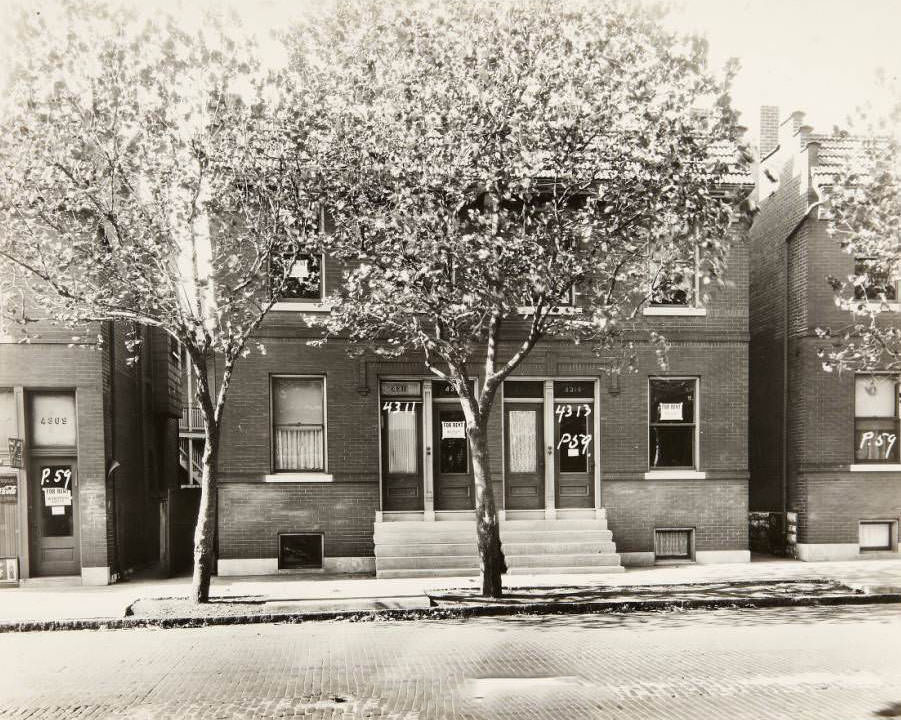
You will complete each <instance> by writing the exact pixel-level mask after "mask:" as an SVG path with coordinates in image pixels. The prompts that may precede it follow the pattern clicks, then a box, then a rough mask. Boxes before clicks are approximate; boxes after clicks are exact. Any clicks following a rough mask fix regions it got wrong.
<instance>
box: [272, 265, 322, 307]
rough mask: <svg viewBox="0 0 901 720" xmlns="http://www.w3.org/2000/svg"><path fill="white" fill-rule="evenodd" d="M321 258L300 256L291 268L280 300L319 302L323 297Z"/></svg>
mask: <svg viewBox="0 0 901 720" xmlns="http://www.w3.org/2000/svg"><path fill="white" fill-rule="evenodd" d="M322 265H323V263H322V257H321V256H319V255H301V256H300V257H298V258H297V260H296V261H295V263H294V266H293V267H292V268H291V275H290V277H289V278H288V279H287V282H286V283H285V292H284V293H282V297H281V300H288V301H290V300H306V301H312V302H321V301H322V298H323V296H324V290H325V288H324V283H323V276H322Z"/></svg>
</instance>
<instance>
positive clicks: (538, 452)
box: [504, 402, 544, 510]
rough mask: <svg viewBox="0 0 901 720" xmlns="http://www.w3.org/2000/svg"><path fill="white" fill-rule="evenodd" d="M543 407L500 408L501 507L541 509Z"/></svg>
mask: <svg viewBox="0 0 901 720" xmlns="http://www.w3.org/2000/svg"><path fill="white" fill-rule="evenodd" d="M543 444H544V405H543V404H542V403H521V402H517V403H510V404H507V405H505V406H504V467H505V476H504V480H505V482H504V488H505V489H504V495H505V497H504V507H506V508H507V509H508V510H541V509H542V508H544V452H543V448H542V445H543Z"/></svg>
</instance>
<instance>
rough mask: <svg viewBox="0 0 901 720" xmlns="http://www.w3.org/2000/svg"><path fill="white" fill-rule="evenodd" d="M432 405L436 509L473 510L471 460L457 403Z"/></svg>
mask: <svg viewBox="0 0 901 720" xmlns="http://www.w3.org/2000/svg"><path fill="white" fill-rule="evenodd" d="M433 407H434V410H433V413H434V414H433V422H432V428H433V429H434V433H435V442H434V445H433V447H434V448H435V510H472V509H473V508H475V495H474V493H473V487H472V463H471V462H470V457H469V440H467V438H466V419H465V418H464V416H463V411H462V410H461V409H460V403H459V402H456V401H454V402H452V403H442V402H436V403H435V404H434V406H433Z"/></svg>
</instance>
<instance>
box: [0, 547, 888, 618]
mask: <svg viewBox="0 0 901 720" xmlns="http://www.w3.org/2000/svg"><path fill="white" fill-rule="evenodd" d="M792 580H831V581H835V582H839V583H842V584H845V585H848V586H850V587H853V588H858V589H861V590H863V591H864V592H873V593H875V592H882V593H897V592H901V559H895V558H890V559H886V558H874V559H862V560H855V561H846V562H824V563H802V562H799V561H794V560H786V559H777V558H759V559H756V560H755V561H754V562H751V563H739V564H724V565H694V564H689V565H660V566H655V567H647V568H634V569H628V570H627V571H626V572H625V573H622V574H618V575H610V574H599V575H535V576H531V575H510V576H506V577H505V578H504V586H505V587H506V588H510V589H516V588H529V587H547V588H552V587H573V586H578V587H596V588H598V587H600V588H603V587H624V586H641V585H663V586H679V585H687V584H696V583H712V582H724V583H729V582H748V581H754V582H766V581H774V582H775V581H792ZM477 587H478V579H477V578H470V577H460V578H452V577H438V578H399V579H377V578H374V577H370V576H347V575H343V576H334V575H333V576H327V575H279V576H263V577H247V578H235V577H225V578H218V577H215V578H213V583H212V591H211V596H212V597H215V598H244V599H248V600H251V601H269V602H273V603H279V602H283V603H290V604H291V605H292V606H294V607H296V608H298V609H300V610H304V609H306V610H307V611H311V612H312V611H322V610H329V609H345V610H346V609H358V610H361V611H365V610H371V609H374V608H379V607H392V606H393V607H419V606H428V598H427V595H428V594H429V593H430V592H433V591H437V590H445V589H464V590H465V589H472V588H477ZM189 589H190V578H172V579H165V580H159V579H153V578H138V579H133V580H130V581H127V582H122V583H118V584H116V585H110V586H108V587H83V586H81V585H76V584H72V583H71V582H66V581H65V580H62V581H60V580H52V579H51V580H45V579H41V580H28V581H25V582H24V583H23V584H22V586H21V587H19V588H7V589H0V622H4V623H10V622H28V621H30V622H43V621H55V620H77V619H111V618H122V617H124V616H125V613H126V609H127V608H128V607H129V606H130V605H131V604H132V603H134V602H135V601H137V600H139V599H141V598H176V597H186V596H187V595H188V591H189Z"/></svg>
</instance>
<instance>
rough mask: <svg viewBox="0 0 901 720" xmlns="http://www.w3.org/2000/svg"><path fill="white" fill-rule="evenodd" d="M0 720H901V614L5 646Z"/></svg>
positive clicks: (29, 641)
mask: <svg viewBox="0 0 901 720" xmlns="http://www.w3.org/2000/svg"><path fill="white" fill-rule="evenodd" d="M0 717H14V718H105V717H113V718H123V717H127V718H142V719H144V718H180V717H187V718H231V717H241V718H243V717H260V718H294V717H316V718H341V719H342V720H344V719H347V718H398V719H400V718H404V719H406V718H409V719H413V718H416V719H417V720H424V719H425V718H451V717H460V718H528V720H538V719H539V718H549V719H554V720H557V719H558V718H560V719H565V720H573V719H576V718H618V719H621V720H626V719H631V718H666V719H667V720H678V719H680V718H691V719H692V720H695V719H697V718H716V719H718V720H719V719H720V718H728V719H729V720H740V719H743V718H754V720H769V719H770V718H791V719H792V720H804V719H806V718H815V719H816V720H845V719H849V720H852V719H857V718H861V719H863V718H871V719H872V718H880V717H881V718H885V717H901V608H899V606H897V605H895V606H893V605H882V606H857V607H836V608H786V609H773V610H728V611H726V610H722V611H693V612H671V613H662V614H653V613H647V614H633V615H619V616H546V617H515V618H491V619H476V620H465V621H464V620H460V621H436V622H429V623H426V622H415V623H413V622H376V623H338V622H335V623H310V624H307V625H247V626H235V627H212V628H204V629H189V630H121V631H75V632H48V633H21V634H5V635H0Z"/></svg>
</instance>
